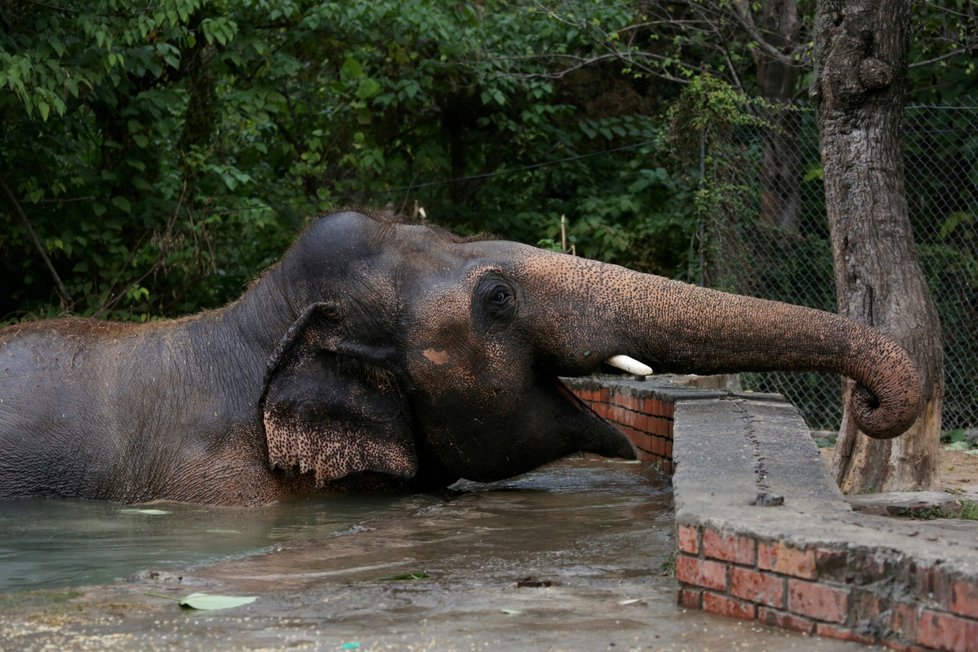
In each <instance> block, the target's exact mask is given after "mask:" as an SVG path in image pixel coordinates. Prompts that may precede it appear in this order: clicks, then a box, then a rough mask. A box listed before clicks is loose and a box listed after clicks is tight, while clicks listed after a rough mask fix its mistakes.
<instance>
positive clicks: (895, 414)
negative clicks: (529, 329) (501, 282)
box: [527, 255, 921, 439]
mask: <svg viewBox="0 0 978 652" xmlns="http://www.w3.org/2000/svg"><path fill="white" fill-rule="evenodd" d="M538 265H540V266H543V268H540V269H537V270H536V272H538V273H531V274H530V277H532V278H536V279H538V281H540V282H543V283H546V284H547V285H548V286H549V288H541V289H542V290H543V291H544V292H545V293H548V292H553V291H556V295H551V296H563V297H568V299H567V300H565V301H563V302H562V304H558V305H553V304H551V305H550V306H548V308H547V309H544V310H542V311H539V312H536V313H535V318H538V319H542V320H544V323H543V324H541V325H540V326H539V327H538V328H541V329H543V328H546V329H547V330H541V331H540V332H547V333H549V334H550V336H549V337H546V338H542V339H541V341H540V342H537V346H538V350H541V351H542V352H544V353H545V354H546V353H549V354H551V355H553V356H554V358H552V359H555V360H558V361H559V362H558V364H559V365H561V366H563V365H568V366H569V367H570V368H576V369H579V370H581V371H582V372H585V373H586V372H589V371H594V370H595V369H596V368H597V366H598V364H599V363H600V362H602V361H605V360H607V359H608V358H610V357H612V356H615V355H620V354H624V355H627V356H631V357H633V358H636V359H638V360H639V361H640V362H643V363H645V364H647V365H649V366H651V367H652V369H653V370H654V371H655V372H658V373H662V372H672V373H697V374H711V373H731V372H738V371H830V372H836V373H841V374H843V375H845V376H848V377H850V378H852V379H853V380H855V381H856V383H857V388H856V392H855V395H854V402H853V411H854V417H855V421H856V424H857V426H858V427H859V429H860V430H862V431H863V432H865V433H866V434H867V435H869V436H871V437H875V438H879V439H886V438H890V437H895V436H897V435H899V434H900V433H902V432H903V431H905V430H906V429H907V428H909V427H910V425H911V424H912V423H913V422H914V420H915V419H916V418H917V415H918V414H919V411H920V405H921V386H920V380H919V378H918V376H917V371H916V368H915V365H914V363H913V361H912V360H911V359H910V356H909V355H908V354H907V352H906V351H905V350H904V349H903V348H901V347H900V346H899V345H898V344H896V343H895V342H894V341H893V340H891V339H889V338H888V337H886V336H884V335H882V334H881V333H879V332H878V331H876V330H874V329H872V328H869V327H867V326H864V325H862V324H859V323H856V322H854V321H852V320H849V319H846V318H844V317H841V316H839V315H835V314H832V313H827V312H823V311H820V310H814V309H812V308H805V307H800V306H793V305H789V304H785V303H780V302H777V301H768V300H764V299H756V298H752V297H744V296H739V295H732V294H727V293H724V292H719V291H716V290H710V289H706V288H700V287H696V286H692V285H689V284H686V283H681V282H678V281H671V280H668V279H665V278H662V277H659V276H653V275H650V274H640V273H637V272H633V271H630V270H627V269H624V268H621V267H618V266H615V265H607V264H603V263H595V262H593V261H587V260H582V259H575V258H572V257H569V256H562V255H552V256H541V257H540V258H539V259H538V260H537V261H535V262H531V263H529V264H528V266H527V268H528V270H529V269H530V268H533V267H536V266H538ZM555 265H556V266H557V267H558V270H557V274H553V271H554V266H555ZM541 279H546V280H545V281H541ZM554 279H557V280H556V282H557V283H558V284H559V285H560V286H561V287H560V288H557V289H556V290H555V289H554V288H553V283H554ZM534 310H535V309H534ZM582 312H583V313H585V314H583V315H582V314H581V313H582ZM582 318H583V319H582ZM548 322H549V324H550V326H549V327H548V326H547V325H546V324H547V323H548ZM561 324H565V325H566V327H565V328H562V327H561ZM555 327H556V328H559V329H560V330H559V332H556V333H555V330H554V329H555Z"/></svg>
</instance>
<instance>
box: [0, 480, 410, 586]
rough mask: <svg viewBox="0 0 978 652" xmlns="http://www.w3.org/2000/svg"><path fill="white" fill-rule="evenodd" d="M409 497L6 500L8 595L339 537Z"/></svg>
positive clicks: (0, 575)
mask: <svg viewBox="0 0 978 652" xmlns="http://www.w3.org/2000/svg"><path fill="white" fill-rule="evenodd" d="M401 500H402V498H398V497H391V496H386V497H384V496H368V497H347V496H330V497H322V498H317V499H314V500H304V501H295V502H287V503H281V504H277V505H270V506H266V507H259V508H254V507H252V508H226V507H205V506H200V505H185V504H179V503H155V504H152V505H138V506H127V505H117V504H111V503H102V502H95V501H64V500H43V499H22V500H7V501H0V533H2V534H0V591H16V590H23V589H38V588H54V587H64V586H77V585H83V584H102V583H106V582H112V581H116V580H119V579H122V578H125V577H128V576H131V575H133V574H134V573H136V572H138V571H140V570H143V569H148V568H152V569H169V568H183V567H187V566H193V565H199V564H201V563H207V562H213V561H217V560H221V559H227V558H232V557H236V556H241V555H247V554H253V553H257V552H261V551H263V550H267V549H270V548H272V547H274V546H277V545H282V544H285V543H288V542H290V541H297V540H307V539H319V538H324V537H328V536H331V535H334V534H335V533H337V532H341V531H343V530H345V529H348V528H350V527H352V526H355V525H356V524H357V523H358V522H360V521H362V520H363V519H365V518H378V517H383V516H384V515H385V514H389V513H392V512H396V511H397V510H398V507H397V506H398V503H399V502H400V501H401Z"/></svg>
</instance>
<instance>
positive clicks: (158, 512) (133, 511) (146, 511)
mask: <svg viewBox="0 0 978 652" xmlns="http://www.w3.org/2000/svg"><path fill="white" fill-rule="evenodd" d="M119 511H120V512H121V513H123V514H145V515H146V516H163V515H164V514H169V513H170V512H169V511H167V510H165V509H144V508H132V507H130V508H126V509H120V510H119Z"/></svg>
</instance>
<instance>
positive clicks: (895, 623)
mask: <svg viewBox="0 0 978 652" xmlns="http://www.w3.org/2000/svg"><path fill="white" fill-rule="evenodd" d="M919 619H920V614H919V608H918V607H917V605H915V604H907V603H903V602H897V603H894V604H893V606H892V607H890V623H889V625H890V631H891V632H893V634H894V635H896V636H898V637H900V638H901V639H903V640H906V641H915V640H917V621H918V620H919Z"/></svg>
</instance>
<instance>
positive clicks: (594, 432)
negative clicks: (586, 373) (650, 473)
mask: <svg viewBox="0 0 978 652" xmlns="http://www.w3.org/2000/svg"><path fill="white" fill-rule="evenodd" d="M553 384H554V388H555V389H556V390H557V393H558V394H559V395H560V396H561V398H563V399H564V403H565V404H566V405H567V406H569V407H570V409H571V410H572V415H571V417H570V421H571V423H572V424H573V425H572V426H571V427H572V428H573V430H574V432H573V433H572V437H573V440H574V443H575V448H576V449H577V450H578V451H581V452H585V453H594V454H596V455H601V456H603V457H618V458H623V459H627V460H634V459H636V457H637V456H636V454H635V449H634V448H633V446H632V443H631V441H630V440H629V439H628V437H626V436H625V434H624V433H622V432H621V431H620V430H618V429H617V428H615V427H614V426H613V425H611V424H610V423H608V422H607V421H605V420H604V419H603V418H602V417H600V416H599V415H598V414H597V413H596V412H595V411H594V410H592V409H591V408H590V406H588V404H587V403H585V402H584V401H582V400H581V399H580V398H579V397H578V396H577V394H575V393H574V392H573V391H572V390H571V389H570V388H569V387H568V386H567V385H566V384H564V382H563V381H561V380H560V378H557V377H555V378H554V379H553Z"/></svg>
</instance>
